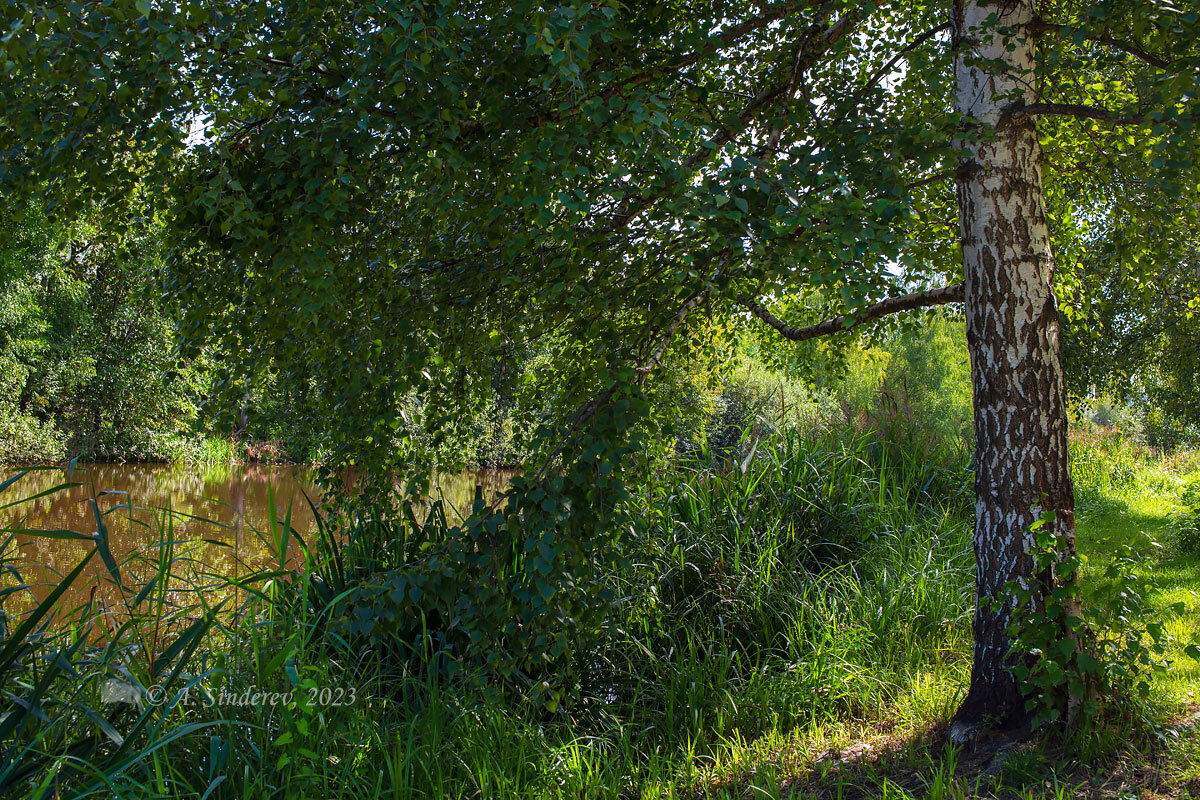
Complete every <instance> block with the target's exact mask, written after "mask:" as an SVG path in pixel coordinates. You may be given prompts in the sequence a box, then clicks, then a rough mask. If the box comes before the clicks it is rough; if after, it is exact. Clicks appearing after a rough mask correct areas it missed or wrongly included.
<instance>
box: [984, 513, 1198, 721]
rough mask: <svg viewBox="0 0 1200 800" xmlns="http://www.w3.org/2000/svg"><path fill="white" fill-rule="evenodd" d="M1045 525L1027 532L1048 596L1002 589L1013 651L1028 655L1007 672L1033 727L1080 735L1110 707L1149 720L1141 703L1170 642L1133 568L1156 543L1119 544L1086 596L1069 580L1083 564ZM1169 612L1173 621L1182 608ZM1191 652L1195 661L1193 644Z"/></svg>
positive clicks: (1162, 667)
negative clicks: (1008, 603)
mask: <svg viewBox="0 0 1200 800" xmlns="http://www.w3.org/2000/svg"><path fill="white" fill-rule="evenodd" d="M1046 521H1047V519H1046V517H1043V518H1042V519H1041V520H1039V521H1038V522H1036V523H1035V524H1034V525H1033V526H1032V528H1031V531H1032V533H1033V535H1034V537H1035V542H1036V544H1035V547H1034V548H1033V550H1032V555H1033V558H1034V562H1035V574H1037V575H1039V576H1053V578H1052V579H1057V580H1055V584H1054V587H1053V588H1052V589H1051V590H1049V591H1046V592H1036V591H1034V590H1033V589H1031V587H1027V586H1021V585H1020V584H1018V583H1012V584H1010V585H1009V586H1008V587H1007V590H1008V591H1009V592H1010V593H1011V596H1012V598H1013V599H1012V603H1013V606H1012V610H1011V616H1010V622H1009V629H1008V632H1009V636H1010V637H1011V642H1012V644H1011V646H1012V650H1013V652H1014V653H1028V654H1029V656H1028V658H1022V659H1018V660H1017V661H1016V662H1015V663H1014V664H1013V665H1012V671H1013V673H1014V674H1015V675H1016V677H1017V680H1018V681H1019V683H1020V685H1021V686H1022V687H1024V688H1025V689H1026V691H1027V699H1026V705H1027V707H1028V709H1029V711H1031V712H1033V723H1034V724H1035V725H1041V724H1045V723H1052V724H1055V725H1058V726H1060V727H1061V726H1065V727H1066V729H1068V730H1071V731H1072V732H1075V729H1077V728H1079V727H1081V728H1082V730H1083V732H1084V735H1086V734H1087V732H1088V731H1089V730H1092V729H1094V727H1095V726H1097V725H1098V724H1100V722H1101V720H1102V718H1103V716H1104V715H1105V714H1110V715H1111V714H1112V712H1113V710H1114V706H1115V708H1116V709H1118V710H1120V711H1121V712H1123V713H1125V714H1128V715H1131V716H1133V717H1135V718H1136V719H1138V720H1139V721H1142V722H1145V721H1149V719H1150V717H1149V715H1148V713H1147V709H1146V707H1145V704H1146V702H1147V701H1148V700H1149V697H1150V687H1151V682H1152V680H1153V678H1154V675H1155V674H1163V673H1165V672H1166V671H1167V670H1168V669H1169V668H1170V666H1171V662H1170V661H1169V660H1168V659H1167V658H1166V657H1165V656H1166V653H1167V649H1168V647H1169V645H1170V644H1171V643H1172V642H1173V639H1172V637H1171V636H1170V634H1169V633H1168V632H1167V630H1166V627H1165V625H1164V623H1163V620H1162V616H1163V610H1161V609H1156V608H1155V607H1154V606H1153V605H1152V604H1151V603H1150V600H1149V590H1148V588H1147V587H1146V586H1145V584H1144V582H1142V581H1140V580H1139V579H1138V578H1137V577H1136V576H1135V573H1134V567H1135V566H1136V565H1137V564H1138V563H1139V559H1141V558H1144V557H1145V551H1146V549H1147V548H1148V547H1149V548H1151V549H1152V548H1153V547H1154V546H1157V545H1155V544H1154V543H1153V542H1149V541H1147V542H1146V543H1144V544H1142V545H1141V546H1135V545H1133V544H1129V543H1126V544H1123V545H1121V546H1120V547H1119V548H1118V549H1117V550H1116V552H1115V553H1114V554H1113V556H1112V559H1111V562H1110V563H1109V564H1108V565H1107V566H1106V568H1105V570H1104V573H1103V575H1104V583H1103V584H1102V585H1101V586H1100V587H1098V588H1096V589H1094V590H1093V592H1092V593H1091V594H1090V596H1088V597H1086V598H1085V597H1083V596H1082V594H1081V592H1080V589H1079V585H1078V583H1077V582H1076V580H1075V578H1076V576H1077V575H1078V572H1079V570H1080V569H1081V568H1082V567H1083V565H1084V563H1085V561H1086V558H1085V557H1082V556H1078V557H1068V558H1063V556H1062V553H1063V550H1062V547H1061V543H1060V542H1057V541H1055V537H1056V536H1057V535H1058V534H1057V533H1056V532H1055V531H1054V530H1053V529H1052V528H1051V527H1050V526H1048V525H1046ZM1043 579H1045V578H1043ZM1039 597H1040V598H1042V599H1041V602H1039V601H1038V598H1039ZM1170 611H1172V612H1173V613H1175V614H1176V615H1178V614H1181V613H1183V607H1182V605H1179V606H1177V607H1175V608H1173V609H1170ZM1064 629H1065V630H1066V631H1067V635H1065V636H1064V635H1063V630H1064ZM1189 653H1190V654H1192V655H1194V656H1196V657H1200V650H1197V649H1195V648H1194V646H1193V647H1192V648H1191V649H1189Z"/></svg>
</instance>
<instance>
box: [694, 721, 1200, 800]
mask: <svg viewBox="0 0 1200 800" xmlns="http://www.w3.org/2000/svg"><path fill="white" fill-rule="evenodd" d="M946 731H947V725H946V724H945V723H944V722H942V723H938V724H936V725H933V726H928V727H926V728H924V729H922V730H920V731H918V732H916V733H915V734H912V735H910V736H907V737H890V738H889V737H883V738H879V739H876V740H864V741H860V742H856V743H852V744H849V745H846V746H843V747H841V748H839V749H832V750H826V751H824V752H818V753H816V754H814V755H813V756H811V757H810V758H808V759H802V760H806V761H807V765H806V766H805V767H803V768H801V769H799V770H797V771H795V772H793V773H792V774H791V775H789V776H786V777H781V776H779V775H778V774H777V773H774V774H768V773H772V772H773V771H770V770H766V771H764V770H762V769H761V765H760V766H758V767H755V768H754V769H751V770H749V771H747V772H745V773H743V774H741V775H739V776H735V777H733V778H731V779H730V780H728V781H725V782H721V783H716V784H709V785H706V786H703V787H697V788H696V790H695V791H694V792H693V793H692V794H691V795H690V796H691V797H694V798H696V800H700V799H701V798H704V800H709V799H710V798H765V797H775V798H806V800H807V799H809V798H811V800H875V799H876V798H892V799H893V800H917V798H925V799H927V800H943V799H945V800H950V799H954V800H967V799H968V798H978V799H979V800H1032V799H1033V798H1053V799H1054V800H1058V799H1059V798H1080V800H1131V799H1136V800H1185V799H1187V798H1195V799H1200V705H1198V706H1195V707H1193V708H1190V709H1189V710H1188V711H1187V713H1186V714H1185V715H1184V716H1182V717H1180V718H1178V719H1176V720H1174V722H1172V723H1168V724H1167V725H1166V726H1165V728H1164V731H1165V736H1164V738H1163V739H1161V740H1156V739H1155V738H1154V737H1148V738H1147V740H1146V742H1145V743H1144V746H1143V747H1142V748H1136V747H1134V746H1133V745H1132V743H1131V742H1130V741H1129V740H1128V739H1125V740H1119V739H1117V738H1115V737H1114V738H1113V741H1112V743H1111V744H1112V747H1111V752H1109V753H1108V754H1107V755H1105V756H1103V757H1100V758H1097V759H1093V760H1090V761H1087V762H1084V761H1081V760H1079V759H1078V758H1077V757H1076V756H1073V755H1072V754H1071V751H1069V750H1068V749H1066V748H1065V747H1064V746H1062V745H1058V744H1054V743H1051V742H1049V741H1047V740H1045V739H1037V738H1034V739H1030V740H1027V741H1024V742H1017V743H1013V742H1011V741H999V740H998V741H984V742H981V743H979V744H978V745H976V746H975V747H974V749H970V750H966V749H960V748H954V747H950V746H948V745H947V744H946ZM787 760H791V759H787ZM683 796H689V795H688V794H686V793H685V794H684V795H683Z"/></svg>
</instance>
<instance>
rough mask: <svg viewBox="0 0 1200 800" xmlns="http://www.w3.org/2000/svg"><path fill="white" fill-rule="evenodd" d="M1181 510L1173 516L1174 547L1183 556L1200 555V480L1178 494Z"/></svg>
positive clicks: (1194, 481)
mask: <svg viewBox="0 0 1200 800" xmlns="http://www.w3.org/2000/svg"><path fill="white" fill-rule="evenodd" d="M1179 502H1180V504H1181V505H1182V506H1183V508H1182V509H1181V510H1180V511H1178V512H1177V513H1176V514H1175V518H1174V526H1173V527H1174V529H1175V546H1176V547H1177V548H1178V549H1179V552H1180V553H1183V554H1185V555H1192V556H1195V555H1200V479H1196V480H1193V481H1192V482H1191V483H1190V484H1188V486H1187V487H1186V488H1184V490H1183V491H1182V492H1181V493H1180V496H1179Z"/></svg>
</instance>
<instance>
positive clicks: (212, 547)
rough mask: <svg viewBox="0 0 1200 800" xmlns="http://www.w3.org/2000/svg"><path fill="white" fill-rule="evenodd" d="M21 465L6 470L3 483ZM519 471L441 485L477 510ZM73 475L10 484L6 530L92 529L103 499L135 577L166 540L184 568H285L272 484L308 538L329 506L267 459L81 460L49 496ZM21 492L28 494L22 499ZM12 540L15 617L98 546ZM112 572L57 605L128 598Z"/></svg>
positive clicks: (206, 571) (308, 475)
mask: <svg viewBox="0 0 1200 800" xmlns="http://www.w3.org/2000/svg"><path fill="white" fill-rule="evenodd" d="M20 471H21V468H18V467H7V468H3V467H0V482H3V481H4V480H7V479H8V478H9V477H11V476H13V475H15V474H17V473H18V472H20ZM512 475H513V471H512V470H475V471H468V472H463V473H459V474H456V475H451V476H443V477H442V478H441V479H440V480H439V481H438V490H439V491H440V493H441V496H442V497H443V498H444V499H445V500H446V501H447V503H448V506H449V507H450V508H451V509H453V508H460V509H466V508H469V507H470V504H471V500H472V497H473V495H474V489H475V486H476V484H480V485H482V486H483V487H484V493H485V495H490V496H494V495H495V494H496V493H498V492H500V491H502V490H503V489H504V487H505V486H506V485H507V483H508V480H509V478H510V477H511V476H512ZM66 482H68V475H67V472H66V470H63V469H48V470H37V471H31V472H29V473H28V474H27V475H25V476H24V477H22V478H21V479H20V480H18V481H17V482H15V483H14V484H12V485H11V486H9V487H8V488H7V489H5V490H4V491H3V492H0V506H9V507H8V508H0V527H3V528H6V529H13V528H20V529H39V530H51V531H56V530H57V531H74V532H78V533H83V534H89V535H90V534H93V533H95V532H96V529H97V525H96V516H95V513H96V512H95V510H93V501H94V502H95V508H96V509H98V510H99V512H100V513H101V515H102V517H103V520H104V524H105V527H106V528H107V531H108V539H109V545H110V549H111V551H112V555H113V558H114V560H115V561H116V562H117V563H118V564H120V565H122V567H121V570H122V573H125V572H126V571H127V570H128V571H129V572H130V575H129V580H130V582H131V583H133V584H135V585H136V584H137V582H138V580H139V578H142V577H143V573H146V572H147V571H148V569H149V565H148V563H147V560H148V559H154V558H156V556H157V555H158V553H159V552H161V551H163V550H164V549H166V548H169V550H170V553H171V556H172V558H173V559H176V565H177V566H176V571H178V572H185V571H186V572H187V573H188V574H189V575H191V576H193V577H194V576H197V575H200V576H204V575H207V576H209V577H211V578H217V579H220V578H237V577H240V576H242V575H245V574H248V573H252V572H256V571H259V570H263V569H267V568H270V567H272V566H278V564H279V555H278V552H277V551H278V549H279V548H278V546H277V544H276V543H275V542H273V541H272V540H271V537H270V536H269V534H268V531H269V528H270V526H269V525H268V516H269V515H268V512H267V506H268V487H269V488H270V492H271V493H273V496H274V500H275V507H276V512H277V514H278V516H279V518H280V519H283V518H284V517H285V516H286V515H287V512H288V509H289V507H290V509H291V526H292V528H293V529H294V530H295V531H296V532H297V533H298V534H300V535H301V536H302V537H305V538H306V539H310V537H311V535H312V534H313V533H314V532H315V531H316V522H315V519H314V516H313V511H312V507H311V506H310V505H309V500H311V501H312V503H313V504H316V505H318V507H319V504H320V498H321V493H320V490H319V489H318V488H317V486H316V484H315V483H314V481H313V475H312V472H311V471H310V470H309V469H308V468H306V467H302V466H277V465H257V464H219V465H194V464H192V465H183V464H176V465H166V464H77V465H76V467H75V469H74V472H73V474H72V475H71V476H70V482H73V483H79V484H81V485H78V486H73V487H71V488H69V489H62V490H59V491H53V492H50V493H48V494H46V495H44V496H40V497H39V496H37V495H40V494H41V493H43V492H46V491H48V490H50V489H52V488H53V487H55V486H58V485H61V484H63V483H66ZM306 497H307V499H306ZM25 498H31V499H28V500H24V499H25ZM19 500H24V501H23V502H15V501H19ZM14 502H15V504H14V505H11V506H10V505H9V504H12V503H14ZM129 506H132V508H129ZM166 510H170V512H172V513H171V514H170V523H169V527H167V526H164V525H163V524H162V523H163V521H164V520H165V519H166V515H165V513H164V512H165V511H166ZM164 531H169V533H164ZM5 540H7V541H5ZM0 543H3V545H4V547H3V550H2V551H0V561H2V562H3V563H4V564H6V565H7V566H9V567H11V568H15V570H16V571H17V572H18V573H19V575H20V579H21V581H22V582H23V583H25V584H26V585H27V586H29V591H21V592H18V593H17V594H16V595H13V596H10V597H8V598H7V599H6V601H5V603H4V610H5V611H6V612H7V613H8V614H9V615H12V614H14V613H20V612H21V611H24V610H27V609H29V608H31V607H33V606H34V605H35V604H36V603H38V602H41V601H42V600H43V599H45V598H46V597H47V596H48V595H49V594H50V592H51V591H53V589H54V587H55V586H57V585H58V583H59V582H60V581H61V579H62V577H63V576H64V575H66V574H68V573H69V572H70V571H71V570H72V569H73V568H74V567H75V566H76V565H77V564H78V563H79V562H80V561H81V560H82V559H83V558H84V557H85V556H86V555H87V554H88V553H89V552H90V551H91V550H92V548H93V545H92V543H91V542H90V541H84V540H80V539H77V538H51V537H48V536H45V535H37V534H30V533H20V532H18V533H15V534H12V535H11V539H10V533H8V532H3V533H0ZM299 557H300V556H299V548H298V546H297V545H296V544H295V543H292V544H291V545H290V546H289V547H288V553H287V557H286V561H287V563H288V565H290V566H294V565H295V564H296V562H297V559H298V558H299ZM107 575H108V572H107V570H106V568H105V565H104V564H103V562H102V561H101V559H100V558H93V559H92V562H91V563H90V564H88V566H87V568H86V570H85V572H84V573H83V574H81V575H80V577H79V578H78V579H77V580H76V581H75V582H74V583H73V584H72V586H71V588H70V590H69V591H67V592H66V593H65V594H64V595H63V596H62V597H61V598H60V599H59V601H58V603H57V604H56V605H57V606H58V608H60V609H63V610H66V609H71V608H75V607H76V606H78V605H80V604H82V603H84V602H87V601H88V600H90V599H93V598H94V597H95V596H96V594H98V595H99V601H100V602H106V601H107V602H117V601H118V600H119V598H115V597H114V593H113V587H111V586H109V585H108V584H110V583H111V581H109V580H108V578H107ZM14 581H15V578H14V576H13V574H12V570H11V569H9V570H6V576H5V578H4V579H3V585H6V586H11V585H13V583H14ZM219 582H220V581H217V582H216V583H219Z"/></svg>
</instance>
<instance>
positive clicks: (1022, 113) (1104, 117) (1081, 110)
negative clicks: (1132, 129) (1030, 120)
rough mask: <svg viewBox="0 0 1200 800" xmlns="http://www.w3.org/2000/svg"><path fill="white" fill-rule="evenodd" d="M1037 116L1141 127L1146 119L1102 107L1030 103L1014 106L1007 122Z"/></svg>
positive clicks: (1007, 115)
mask: <svg viewBox="0 0 1200 800" xmlns="http://www.w3.org/2000/svg"><path fill="white" fill-rule="evenodd" d="M1035 115H1056V116H1061V117H1076V118H1078V119H1092V120H1096V121H1097V122H1107V123H1109V124H1110V125H1141V124H1143V123H1145V121H1146V119H1145V117H1143V116H1140V115H1137V114H1124V113H1120V112H1117V111H1112V110H1111V109H1107V108H1103V107H1101V106H1088V105H1079V104H1075V103H1030V104H1028V105H1023V106H1014V107H1013V108H1012V109H1011V110H1010V111H1009V112H1008V113H1007V114H1006V119H1005V122H1006V123H1008V124H1015V123H1018V122H1020V121H1022V120H1024V119H1026V118H1027V117H1032V116H1035Z"/></svg>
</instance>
